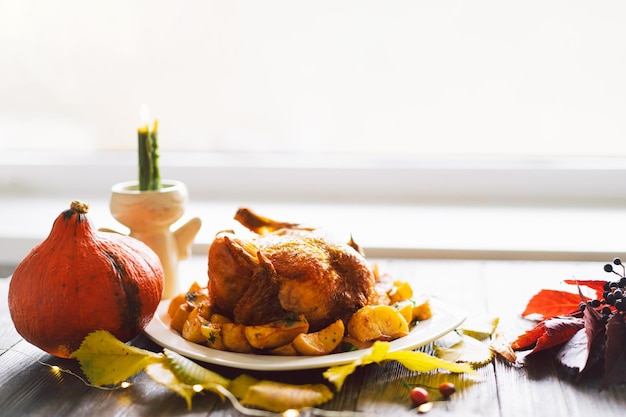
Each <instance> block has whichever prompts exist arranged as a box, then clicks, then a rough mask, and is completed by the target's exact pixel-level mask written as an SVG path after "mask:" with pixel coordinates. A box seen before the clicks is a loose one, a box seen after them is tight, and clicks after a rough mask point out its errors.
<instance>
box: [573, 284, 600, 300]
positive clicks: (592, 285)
mask: <svg viewBox="0 0 626 417" xmlns="http://www.w3.org/2000/svg"><path fill="white" fill-rule="evenodd" d="M565 283H566V284H572V285H579V286H580V285H582V286H583V287H588V288H591V289H592V290H594V291H595V292H596V298H597V299H598V300H601V299H602V298H603V297H602V293H603V292H604V286H605V285H606V281H601V280H593V279H588V280H584V279H583V280H579V279H566V280H565Z"/></svg>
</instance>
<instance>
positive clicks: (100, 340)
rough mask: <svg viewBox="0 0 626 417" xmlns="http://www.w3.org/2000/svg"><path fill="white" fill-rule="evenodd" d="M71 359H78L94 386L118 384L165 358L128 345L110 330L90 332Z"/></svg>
mask: <svg viewBox="0 0 626 417" xmlns="http://www.w3.org/2000/svg"><path fill="white" fill-rule="evenodd" d="M70 357H71V358H74V359H77V360H78V362H79V363H80V367H81V369H82V371H83V373H84V374H85V376H86V377H87V379H88V380H89V382H90V383H92V384H93V385H97V386H102V385H112V384H118V383H120V382H123V381H125V380H127V379H128V378H130V377H132V376H133V375H135V374H137V373H139V372H141V371H142V370H143V369H144V368H145V367H146V366H148V365H149V364H151V363H158V362H160V361H163V355H161V354H158V353H154V352H150V351H148V350H145V349H140V348H137V347H134V346H130V345H127V344H125V343H123V342H121V341H120V340H118V339H117V338H116V337H115V336H113V335H112V334H111V333H109V332H108V331H106V330H96V331H94V332H91V333H89V334H88V335H87V336H86V337H85V339H83V342H82V343H81V345H80V347H79V348H78V349H77V350H75V351H74V352H73V353H72V354H71V355H70Z"/></svg>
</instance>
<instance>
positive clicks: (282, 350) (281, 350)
mask: <svg viewBox="0 0 626 417" xmlns="http://www.w3.org/2000/svg"><path fill="white" fill-rule="evenodd" d="M270 353H271V354H272V355H276V356H298V351H297V350H296V348H295V347H294V346H293V342H291V343H287V344H286V345H282V346H278V347H276V348H274V349H270Z"/></svg>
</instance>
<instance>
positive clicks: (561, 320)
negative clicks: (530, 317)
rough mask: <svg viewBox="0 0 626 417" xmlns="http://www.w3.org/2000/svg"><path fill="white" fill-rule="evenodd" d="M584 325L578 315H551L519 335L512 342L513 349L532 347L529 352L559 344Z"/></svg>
mask: <svg viewBox="0 0 626 417" xmlns="http://www.w3.org/2000/svg"><path fill="white" fill-rule="evenodd" d="M584 325H585V322H584V320H583V319H582V318H579V317H553V318H550V319H547V320H543V321H542V322H541V323H539V324H538V325H537V326H535V327H534V328H532V329H530V330H528V331H527V332H526V333H524V334H522V335H520V336H519V337H518V338H517V339H516V340H515V341H514V342H513V343H511V348H512V349H513V350H528V349H532V352H531V353H535V352H539V351H540V350H545V349H549V348H551V347H554V346H558V345H561V344H563V343H565V342H567V341H568V340H569V339H571V338H572V336H574V335H575V334H576V332H578V331H579V330H580V329H582V328H583V327H584Z"/></svg>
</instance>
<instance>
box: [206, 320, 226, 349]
mask: <svg viewBox="0 0 626 417" xmlns="http://www.w3.org/2000/svg"><path fill="white" fill-rule="evenodd" d="M200 331H201V332H202V335H203V336H204V342H205V344H206V345H207V346H208V347H210V348H213V349H217V350H227V349H226V346H224V340H223V338H222V328H221V325H219V324H215V323H211V322H207V323H204V324H203V325H202V326H201V327H200Z"/></svg>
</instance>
